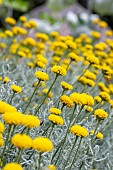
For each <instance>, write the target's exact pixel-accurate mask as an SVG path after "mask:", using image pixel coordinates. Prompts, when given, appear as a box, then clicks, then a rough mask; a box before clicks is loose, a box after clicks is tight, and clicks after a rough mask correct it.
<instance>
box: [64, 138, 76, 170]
mask: <svg viewBox="0 0 113 170" xmlns="http://www.w3.org/2000/svg"><path fill="white" fill-rule="evenodd" d="M77 139H78V137H76V139H75V142H74V144H73V146H72V148H71V151H70V153H69V156H68V158H67V160H66V162H65V164H64V167H63V169H62V170H64V169H65V167H66V165H67V163H68V161H69V160H70V156H71V154H72V151H73V149H74V147H75V144H76V142H77Z"/></svg>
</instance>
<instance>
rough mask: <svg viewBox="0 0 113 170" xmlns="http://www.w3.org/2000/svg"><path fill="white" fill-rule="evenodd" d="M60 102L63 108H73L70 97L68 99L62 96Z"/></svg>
mask: <svg viewBox="0 0 113 170" xmlns="http://www.w3.org/2000/svg"><path fill="white" fill-rule="evenodd" d="M60 101H61V103H62V104H63V105H64V106H67V107H69V108H71V107H73V105H74V103H73V101H72V100H71V98H70V97H68V96H67V95H63V96H61V97H60Z"/></svg>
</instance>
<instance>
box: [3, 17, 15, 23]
mask: <svg viewBox="0 0 113 170" xmlns="http://www.w3.org/2000/svg"><path fill="white" fill-rule="evenodd" d="M5 22H6V23H7V24H10V25H15V24H16V20H15V19H14V18H11V17H7V18H5Z"/></svg>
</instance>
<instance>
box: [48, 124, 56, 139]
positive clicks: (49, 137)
mask: <svg viewBox="0 0 113 170" xmlns="http://www.w3.org/2000/svg"><path fill="white" fill-rule="evenodd" d="M54 126H55V124H53V123H52V127H51V130H50V133H49V135H48V138H50V136H51V134H52V131H53V128H54Z"/></svg>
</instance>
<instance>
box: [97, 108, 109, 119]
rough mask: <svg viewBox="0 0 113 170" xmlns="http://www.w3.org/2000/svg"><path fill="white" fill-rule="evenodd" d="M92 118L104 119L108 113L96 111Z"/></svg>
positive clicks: (101, 110)
mask: <svg viewBox="0 0 113 170" xmlns="http://www.w3.org/2000/svg"><path fill="white" fill-rule="evenodd" d="M94 116H95V117H97V118H98V119H106V118H107V117H108V113H107V112H105V111H104V110H103V109H97V110H95V112H94Z"/></svg>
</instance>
